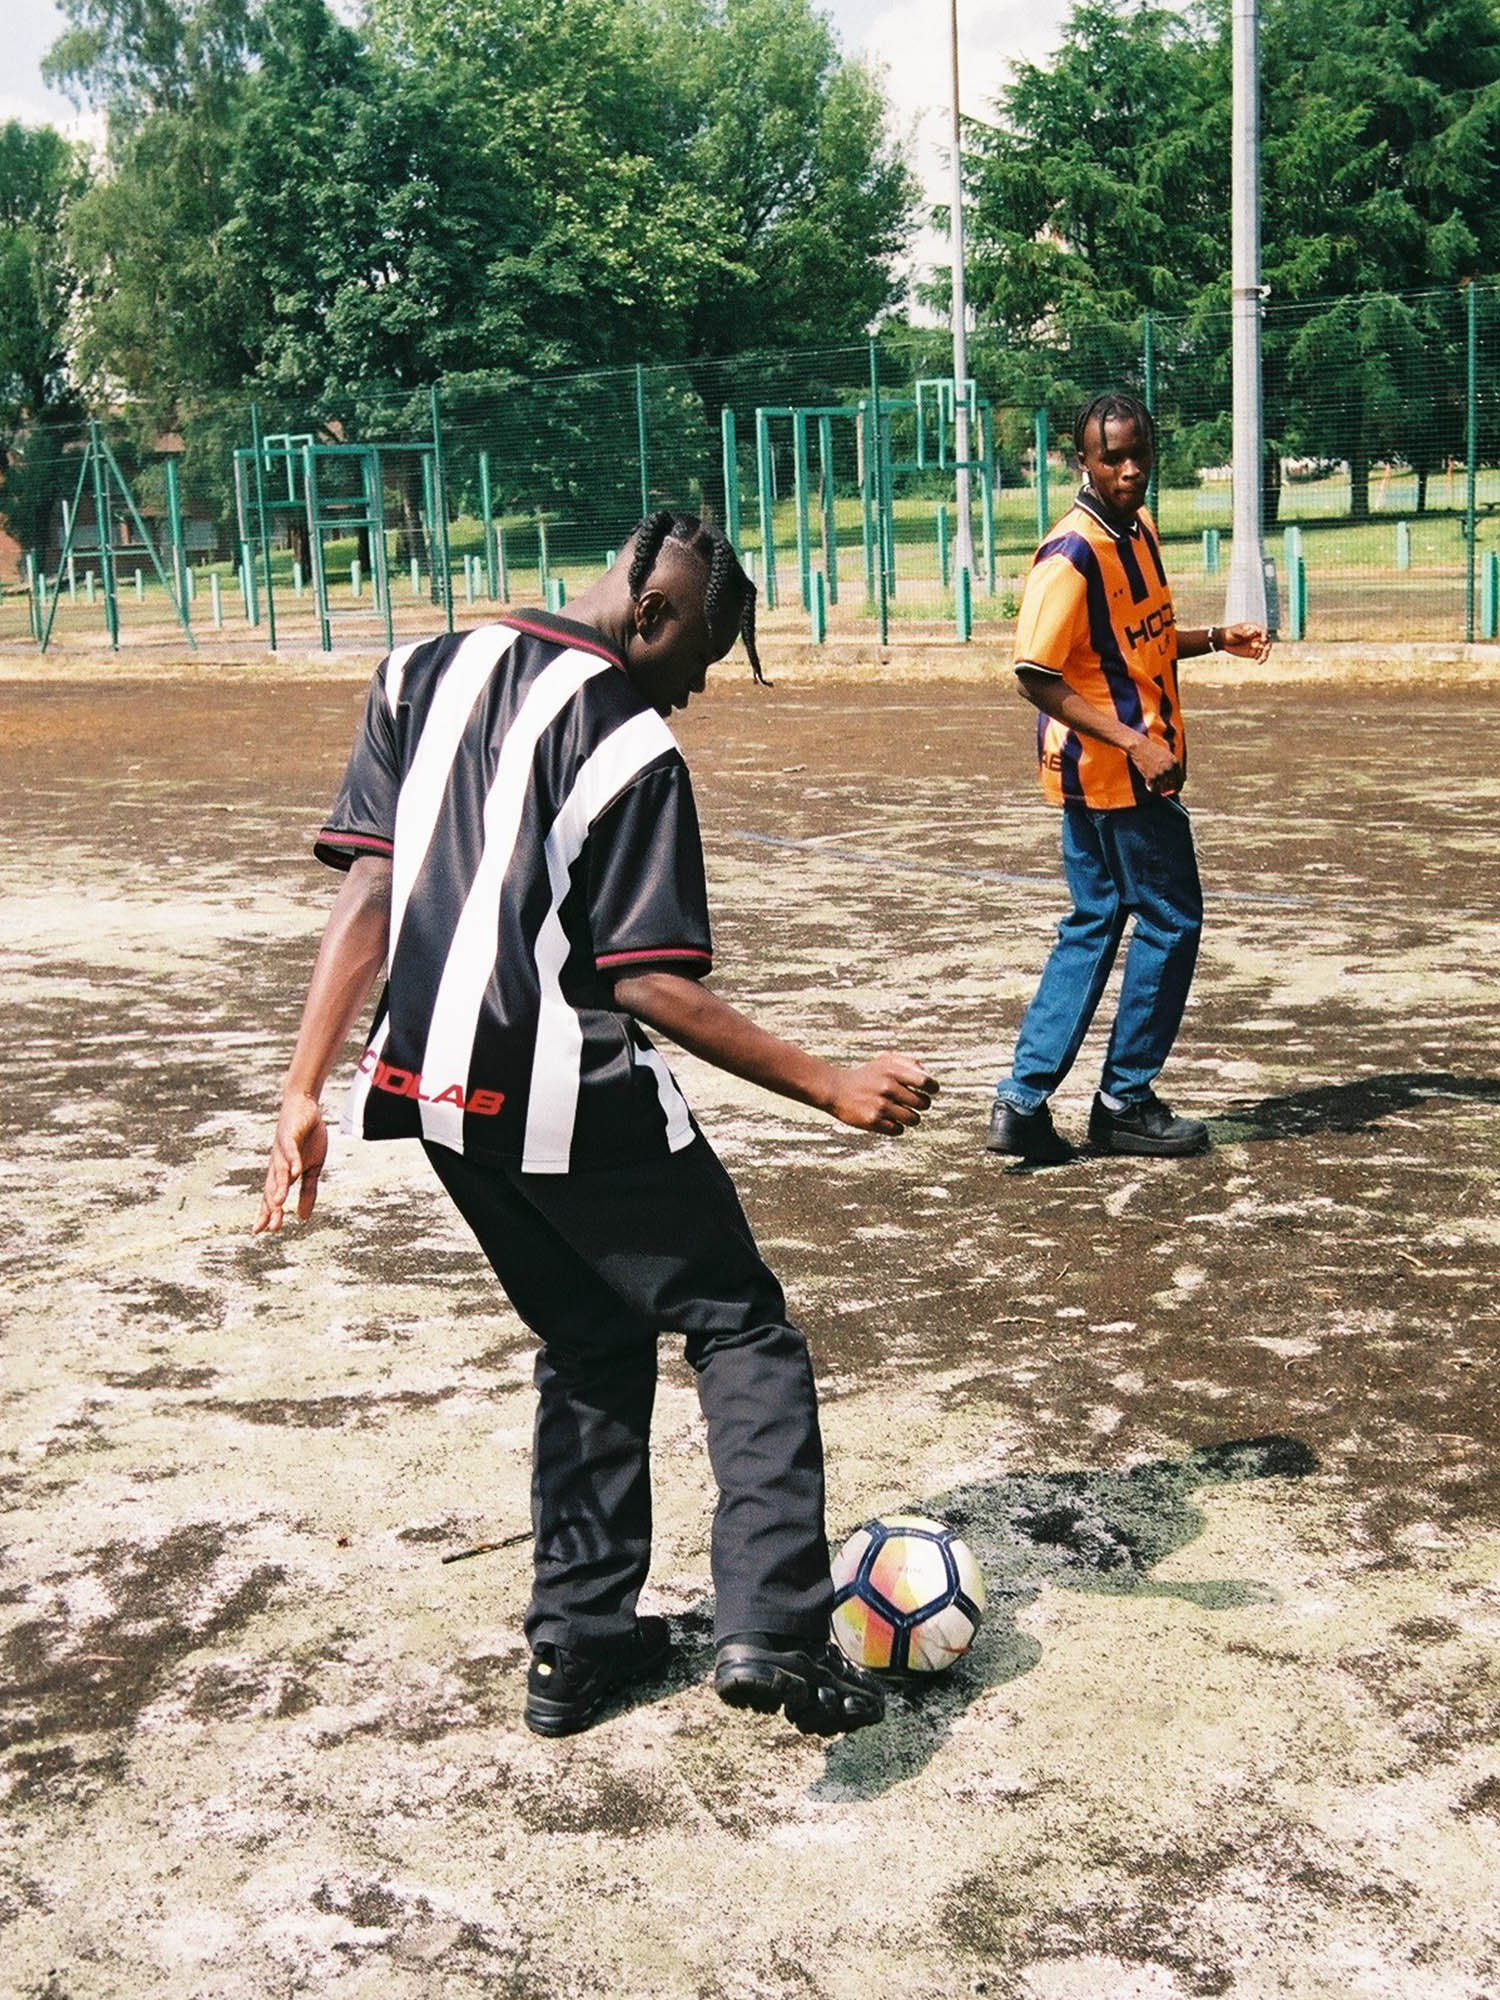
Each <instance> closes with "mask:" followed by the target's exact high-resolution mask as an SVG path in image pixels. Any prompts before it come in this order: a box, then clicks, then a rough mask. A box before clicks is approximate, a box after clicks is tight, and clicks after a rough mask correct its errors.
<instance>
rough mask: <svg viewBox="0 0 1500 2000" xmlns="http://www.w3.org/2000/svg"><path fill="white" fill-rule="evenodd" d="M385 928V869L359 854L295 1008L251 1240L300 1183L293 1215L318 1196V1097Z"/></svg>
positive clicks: (379, 961) (278, 1216)
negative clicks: (297, 1018) (298, 1019)
mask: <svg viewBox="0 0 1500 2000" xmlns="http://www.w3.org/2000/svg"><path fill="white" fill-rule="evenodd" d="M390 923H391V864H390V862H389V861H387V860H385V859H384V858H382V857H380V856H376V855H361V856H360V858H359V859H358V860H357V861H356V862H355V863H354V865H353V867H352V868H351V869H350V870H349V873H348V874H347V875H346V876H345V878H344V881H343V884H342V886H341V887H340V889H339V893H338V895H337V896H336V897H335V898H334V904H333V908H332V909H331V910H330V911H329V913H328V923H327V925H326V927H325V928H324V931H323V942H322V943H321V944H320V945H319V947H318V956H317V961H316V963H315V964H314V966H313V971H312V979H311V981H310V982H309V985H308V989H307V999H306V1000H305V1001H304V1002H303V1006H302V1026H301V1029H300V1030H299V1032H298V1035H297V1046H296V1048H295V1049H294V1050H293V1052H292V1060H291V1065H290V1067H289V1068H288V1070H287V1073H286V1081H285V1082H284V1083H283V1085H282V1090H281V1115H280V1117H279V1118H278V1119H277V1121H276V1134H275V1137H274V1138H273V1139H272V1141H271V1158H270V1163H269V1165H268V1166H267V1168H266V1183H265V1188H264V1191H263V1192H262V1194H261V1199H260V1214H259V1216H258V1218H257V1219H256V1223H255V1228H254V1230H253V1232H252V1233H253V1234H254V1235H256V1236H259V1235H260V1234H261V1233H262V1231H263V1230H270V1231H271V1232H272V1233H273V1234H274V1233H275V1232H276V1231H277V1230H278V1229H280V1227H281V1224H282V1217H283V1211H284V1209H285V1207H286V1203H287V1199H288V1197H289V1195H290V1194H291V1191H292V1188H293V1187H294V1186H296V1185H297V1183H299V1182H300V1183H301V1186H300V1190H299V1193H298V1197H297V1215H298V1218H299V1220H300V1221H303V1222H306V1220H307V1218H308V1217H309V1216H310V1215H311V1214H312V1212H313V1203H314V1202H315V1201H316V1200H317V1198H318V1176H319V1175H320V1174H321V1173H322V1171H323V1162H324V1160H325V1159H326V1158H327V1156H328V1133H327V1131H326V1129H325V1127H324V1124H323V1113H322V1110H321V1108H320V1106H319V1099H320V1098H321V1097H322V1095H323V1086H324V1084H325V1083H327V1081H328V1073H329V1071H330V1070H331V1069H332V1068H333V1065H334V1063H335V1062H336V1061H337V1060H338V1054H339V1050H340V1049H341V1048H342V1047H343V1046H344V1043H345V1041H346V1040H347V1038H348V1035H349V1031H350V1029H351V1028H352V1027H353V1026H354V1024H355V1022H356V1021H357V1020H358V1019H359V1015H360V1011H361V1009H362V1008H363V1006H364V1004H365V1001H366V1000H367V998H368V997H369V992H370V987H371V985H372V984H373V982H374V979H375V975H376V974H377V973H378V972H379V970H380V968H381V966H382V965H384V963H385V955H386V948H387V945H388V942H389V937H390Z"/></svg>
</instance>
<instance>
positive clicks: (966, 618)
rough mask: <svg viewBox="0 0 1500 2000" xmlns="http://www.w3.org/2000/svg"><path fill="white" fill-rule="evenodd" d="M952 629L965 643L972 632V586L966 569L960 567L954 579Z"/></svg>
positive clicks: (965, 643)
mask: <svg viewBox="0 0 1500 2000" xmlns="http://www.w3.org/2000/svg"><path fill="white" fill-rule="evenodd" d="M953 629H954V631H955V632H956V633H957V634H958V637H959V639H960V640H961V641H962V643H963V644H964V645H967V644H968V642H969V640H970V638H971V637H972V636H973V632H974V586H973V584H972V582H971V581H970V578H969V572H968V570H967V569H961V570H960V571H959V572H958V576H957V577H956V579H955V581H954V589H953Z"/></svg>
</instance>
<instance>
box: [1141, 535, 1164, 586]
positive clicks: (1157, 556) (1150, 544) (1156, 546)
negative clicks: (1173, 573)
mask: <svg viewBox="0 0 1500 2000" xmlns="http://www.w3.org/2000/svg"><path fill="white" fill-rule="evenodd" d="M1136 525H1137V527H1138V528H1139V529H1140V531H1141V540H1142V541H1143V542H1144V543H1145V544H1146V549H1147V553H1148V554H1149V555H1150V557H1151V561H1152V564H1153V566H1154V568H1155V570H1156V580H1157V582H1158V583H1159V584H1160V585H1161V587H1162V589H1163V590H1165V589H1166V587H1167V570H1166V565H1165V563H1163V561H1162V559H1161V543H1160V542H1159V541H1158V540H1157V539H1156V537H1155V535H1154V534H1153V533H1152V532H1151V530H1150V529H1149V528H1148V527H1147V526H1146V523H1145V522H1144V521H1138V522H1137V523H1136Z"/></svg>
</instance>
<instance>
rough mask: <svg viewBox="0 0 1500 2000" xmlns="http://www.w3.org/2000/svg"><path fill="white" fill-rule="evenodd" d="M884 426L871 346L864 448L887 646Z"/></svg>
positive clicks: (876, 353)
mask: <svg viewBox="0 0 1500 2000" xmlns="http://www.w3.org/2000/svg"><path fill="white" fill-rule="evenodd" d="M884 433H885V426H884V423H883V422H882V420H881V415H880V347H879V343H878V342H876V341H874V340H872V341H871V342H870V441H869V443H868V445H867V446H866V447H865V449H866V451H867V453H868V455H869V459H870V477H871V480H872V482H873V484H874V487H875V524H876V540H877V546H878V557H879V559H878V561H877V563H876V569H877V572H878V574H879V579H880V643H881V645H882V646H884V645H886V644H887V643H888V642H889V639H890V630H891V619H890V577H889V573H888V558H887V548H888V541H889V538H888V536H887V532H886V502H887V499H888V497H889V496H888V492H887V480H886V471H885V435H884Z"/></svg>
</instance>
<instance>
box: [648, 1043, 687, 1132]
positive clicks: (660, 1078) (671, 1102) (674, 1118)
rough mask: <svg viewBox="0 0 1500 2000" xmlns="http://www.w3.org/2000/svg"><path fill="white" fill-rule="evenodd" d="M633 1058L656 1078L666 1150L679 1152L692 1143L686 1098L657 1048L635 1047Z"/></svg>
mask: <svg viewBox="0 0 1500 2000" xmlns="http://www.w3.org/2000/svg"><path fill="white" fill-rule="evenodd" d="M635 1059H636V1061H637V1062H639V1063H644V1064H645V1065H646V1067H647V1069H649V1070H650V1072H651V1074H652V1075H653V1076H654V1077H655V1079H656V1094H657V1096H658V1097H659V1098H660V1099H661V1110H662V1116H663V1117H664V1118H665V1119H666V1121H667V1151H668V1152H669V1153H680V1152H681V1151H682V1149H683V1147H684V1146H690V1145H691V1144H692V1143H693V1114H692V1112H691V1111H689V1110H688V1106H687V1099H686V1098H685V1097H684V1096H683V1094H682V1092H681V1091H680V1090H679V1089H678V1088H677V1079H676V1077H674V1076H673V1074H672V1072H671V1071H670V1070H669V1069H668V1068H667V1066H666V1064H665V1063H664V1062H663V1061H662V1059H661V1056H660V1054H659V1053H658V1051H657V1050H655V1049H637V1050H636V1052H635Z"/></svg>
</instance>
